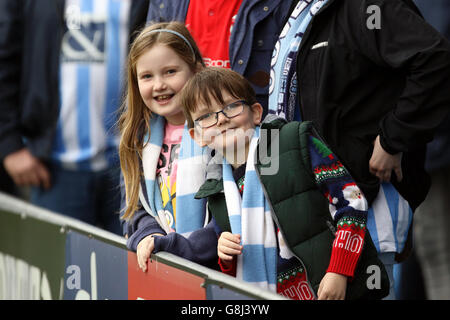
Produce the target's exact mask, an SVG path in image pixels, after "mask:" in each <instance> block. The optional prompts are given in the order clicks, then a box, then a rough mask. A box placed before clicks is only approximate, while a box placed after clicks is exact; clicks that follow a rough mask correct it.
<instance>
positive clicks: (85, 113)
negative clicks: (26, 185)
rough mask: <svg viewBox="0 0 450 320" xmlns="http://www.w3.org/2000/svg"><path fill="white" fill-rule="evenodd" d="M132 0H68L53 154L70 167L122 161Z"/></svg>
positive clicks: (101, 166) (95, 167) (100, 167)
mask: <svg viewBox="0 0 450 320" xmlns="http://www.w3.org/2000/svg"><path fill="white" fill-rule="evenodd" d="M130 5H131V0H67V1H66V7H65V13H66V14H65V22H66V27H67V29H66V30H65V33H64V36H63V40H62V45H61V69H60V88H59V90H60V115H59V120H58V125H57V131H56V137H55V143H54V147H53V152H52V159H53V161H54V162H56V163H59V164H61V165H62V166H63V167H64V168H67V169H74V170H89V171H98V170H103V169H106V168H108V167H110V166H111V165H113V164H117V161H118V156H117V146H118V137H117V134H116V133H115V131H114V129H113V126H114V125H115V123H116V120H117V110H118V107H119V106H120V104H121V92H122V90H123V84H124V81H123V80H124V76H125V73H124V72H125V70H126V69H125V63H126V55H127V46H128V40H129V39H128V37H129V10H130Z"/></svg>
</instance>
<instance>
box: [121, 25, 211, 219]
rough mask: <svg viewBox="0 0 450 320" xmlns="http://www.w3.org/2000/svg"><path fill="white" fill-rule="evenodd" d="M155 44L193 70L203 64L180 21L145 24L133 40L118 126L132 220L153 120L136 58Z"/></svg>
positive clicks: (195, 46)
mask: <svg viewBox="0 0 450 320" xmlns="http://www.w3.org/2000/svg"><path fill="white" fill-rule="evenodd" d="M157 29H169V30H173V31H176V32H178V33H180V34H182V35H183V36H184V37H185V38H186V39H187V40H188V41H189V43H190V44H191V46H192V48H193V50H194V54H193V53H192V50H191V48H190V47H189V45H188V44H187V43H186V42H185V40H184V39H182V38H181V37H179V36H177V35H176V34H173V33H170V32H151V31H152V30H157ZM155 44H163V45H166V46H168V47H169V48H171V49H172V50H174V51H175V53H176V54H178V56H179V57H180V58H182V59H183V60H184V61H185V62H186V63H187V64H188V65H189V67H190V68H191V70H192V71H193V72H196V71H198V70H199V69H200V68H201V67H203V66H204V63H203V59H202V57H201V54H200V51H199V49H198V47H197V45H196V43H195V41H194V39H193V38H192V36H191V34H190V33H189V31H188V30H187V28H186V27H185V26H184V24H183V23H180V22H164V23H157V24H152V25H149V26H147V27H145V28H144V29H143V30H142V31H141V32H140V33H139V34H138V35H137V36H136V38H135V39H134V41H133V43H132V44H131V47H130V52H129V54H128V61H127V89H126V92H125V97H124V100H123V103H122V107H121V110H120V117H119V120H118V127H119V130H120V143H119V157H120V167H121V169H122V174H123V178H124V182H125V199H126V204H127V206H126V208H125V213H124V215H123V216H122V218H123V219H130V218H131V217H132V216H133V214H134V212H136V210H137V209H138V200H139V186H140V182H141V176H142V175H143V173H142V167H141V165H140V163H141V161H140V160H141V159H142V150H143V148H144V146H145V144H146V143H148V141H144V136H145V134H146V133H147V132H148V136H149V137H150V119H151V117H152V112H151V111H150V109H149V108H148V107H147V106H146V105H145V104H144V101H143V100H142V98H141V94H140V92H139V86H138V80H137V73H136V63H137V60H138V59H139V58H140V57H141V56H142V55H143V54H144V53H145V52H146V51H147V50H149V49H151V48H152V47H153V46H154V45H155Z"/></svg>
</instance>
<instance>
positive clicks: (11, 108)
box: [0, 0, 148, 161]
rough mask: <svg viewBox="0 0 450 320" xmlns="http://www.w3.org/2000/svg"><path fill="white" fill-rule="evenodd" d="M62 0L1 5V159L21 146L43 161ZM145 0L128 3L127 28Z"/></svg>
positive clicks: (53, 107)
mask: <svg viewBox="0 0 450 320" xmlns="http://www.w3.org/2000/svg"><path fill="white" fill-rule="evenodd" d="M64 8H65V1H64V0H39V1H35V0H2V1H0V88H1V90H0V161H3V158H4V157H6V156H7V155H8V154H10V153H13V152H15V151H18V150H19V149H22V148H23V147H24V146H26V147H27V148H28V149H29V150H30V152H31V153H32V154H33V155H34V156H36V157H38V158H41V159H44V160H45V159H48V157H49V155H50V152H51V150H52V143H53V136H54V133H55V129H56V124H57V120H58V113H59V103H60V97H59V90H58V88H59V59H60V47H61V39H62V36H63V28H64V27H65V26H64V19H63V16H64ZM147 8H148V0H133V1H132V5H131V10H130V30H131V31H134V30H136V29H137V28H139V27H140V26H141V25H142V24H143V23H145V14H144V15H143V14H142V12H144V13H145V11H146V10H147Z"/></svg>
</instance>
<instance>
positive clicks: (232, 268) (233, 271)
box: [219, 258, 237, 277]
mask: <svg viewBox="0 0 450 320" xmlns="http://www.w3.org/2000/svg"><path fill="white" fill-rule="evenodd" d="M236 262H237V259H236V258H234V259H233V261H232V263H231V265H230V266H229V267H228V268H226V267H225V266H224V265H223V262H222V259H220V258H219V266H220V270H221V271H222V272H223V273H225V274H228V275H230V276H233V277H236Z"/></svg>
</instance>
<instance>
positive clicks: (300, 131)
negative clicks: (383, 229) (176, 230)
mask: <svg viewBox="0 0 450 320" xmlns="http://www.w3.org/2000/svg"><path fill="white" fill-rule="evenodd" d="M181 103H182V105H183V107H184V111H185V115H186V119H187V122H188V126H189V128H190V129H189V132H190V135H191V137H192V138H193V139H194V140H195V141H196V142H197V143H198V144H199V145H200V146H209V147H210V148H212V149H213V150H215V152H216V153H218V154H219V155H222V156H223V158H224V160H223V163H222V165H221V166H216V168H219V169H218V171H217V172H213V173H210V176H212V177H214V178H210V179H208V180H207V181H206V182H205V184H204V185H203V186H202V187H201V188H200V190H199V192H198V193H197V195H196V197H197V198H204V197H207V198H208V208H209V211H210V212H211V214H212V216H213V218H214V220H213V221H214V222H215V223H216V224H217V225H218V226H217V227H216V230H220V231H219V234H220V237H219V240H218V246H217V255H218V257H219V264H220V266H221V269H222V271H223V272H226V273H228V274H232V275H236V277H238V278H240V279H242V280H244V281H247V282H252V283H255V284H257V285H259V286H260V287H263V288H267V289H269V290H276V291H277V292H278V293H280V294H283V295H285V296H287V297H289V298H291V299H315V298H318V299H344V298H350V299H352V298H362V297H364V298H382V297H384V296H385V295H386V294H387V290H388V289H387V287H388V284H386V281H387V275H386V272H385V270H384V267H383V265H382V263H381V262H380V261H379V260H378V258H377V257H376V251H375V248H374V246H373V244H372V242H371V239H370V236H369V234H368V233H367V232H366V219H367V209H368V208H367V202H366V200H365V198H364V196H363V195H362V193H361V191H360V190H359V188H358V186H357V185H356V184H355V182H354V181H353V179H352V177H351V176H350V174H349V173H348V171H347V170H346V169H345V167H344V166H343V165H342V163H341V162H340V161H339V160H338V159H337V158H336V156H335V155H334V154H333V153H332V152H331V151H330V150H329V149H328V148H327V146H326V145H325V143H324V142H322V141H321V139H320V137H319V136H318V135H317V134H315V131H314V129H313V128H312V125H311V123H309V122H304V123H301V124H300V123H298V122H292V123H290V124H286V123H285V122H284V121H282V120H280V119H273V118H272V119H273V121H271V122H269V123H265V124H262V125H261V117H262V113H263V110H262V107H261V105H260V104H259V103H258V102H257V101H256V99H255V93H254V91H253V89H252V87H251V86H250V85H249V83H248V82H247V80H245V79H244V78H243V77H242V76H241V75H239V74H238V73H236V72H234V71H231V70H227V69H218V68H208V69H206V70H204V71H201V72H199V73H198V74H196V75H195V76H194V77H193V78H192V79H191V80H190V81H189V82H188V83H187V84H186V86H185V87H184V89H183V93H182V97H181ZM266 129H271V133H273V132H277V134H275V135H273V134H271V135H270V137H269V136H268V135H267V137H266V138H267V143H265V142H264V141H263V140H266V139H262V138H261V141H259V137H260V136H261V137H263V135H264V130H266ZM277 148H278V149H277ZM269 150H270V152H268V151H269ZM277 164H278V167H277ZM211 167H212V166H211ZM269 167H272V168H273V167H275V168H276V167H277V169H278V170H276V171H275V172H270V171H271V170H265V169H268V168H269ZM264 172H266V173H267V172H269V174H264ZM333 220H334V221H333ZM369 265H376V266H378V267H379V269H378V270H381V272H380V273H379V275H380V277H381V278H380V279H381V282H382V285H381V286H378V287H377V286H375V287H376V288H375V289H374V290H368V288H367V283H368V282H367V276H368V274H367V271H366V270H368V269H366V267H367V266H369Z"/></svg>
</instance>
